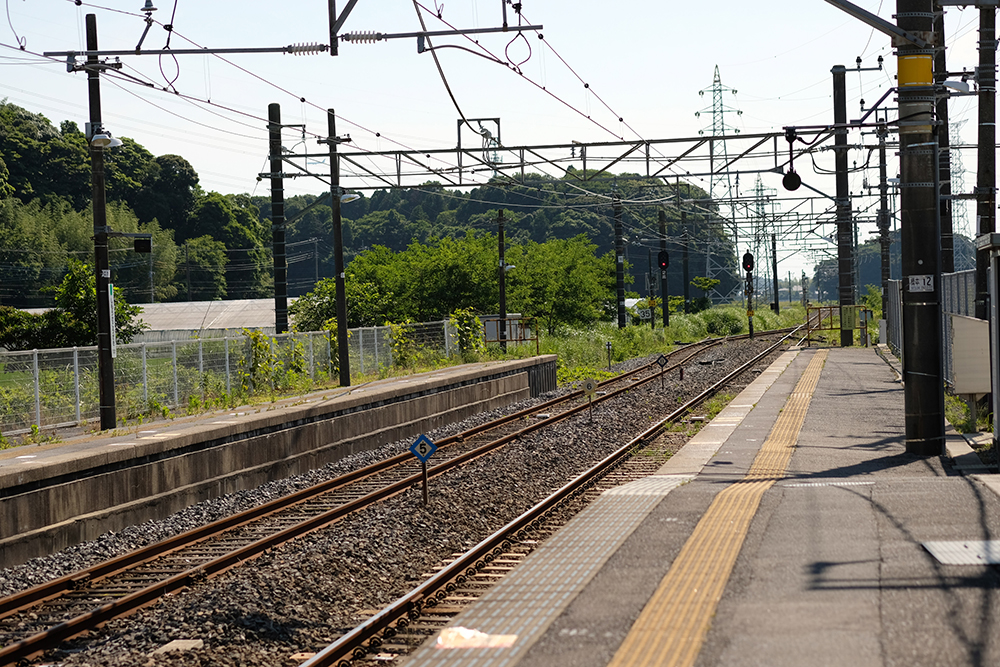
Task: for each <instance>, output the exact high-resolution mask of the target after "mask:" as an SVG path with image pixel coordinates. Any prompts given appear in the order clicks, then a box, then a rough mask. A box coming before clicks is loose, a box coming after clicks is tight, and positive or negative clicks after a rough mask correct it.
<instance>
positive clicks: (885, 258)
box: [878, 123, 891, 319]
mask: <svg viewBox="0 0 1000 667" xmlns="http://www.w3.org/2000/svg"><path fill="white" fill-rule="evenodd" d="M888 134H889V128H888V127H887V126H886V124H885V123H881V124H879V126H878V178H879V181H878V193H879V209H878V241H879V248H880V250H881V256H882V318H883V319H885V318H886V317H887V311H888V309H889V278H890V277H891V273H890V269H891V256H890V253H889V250H890V245H891V242H890V239H889V180H888V179H887V178H886V164H885V138H886V136H887V135H888Z"/></svg>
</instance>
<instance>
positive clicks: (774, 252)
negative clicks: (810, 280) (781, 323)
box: [771, 232, 792, 314]
mask: <svg viewBox="0 0 1000 667" xmlns="http://www.w3.org/2000/svg"><path fill="white" fill-rule="evenodd" d="M771 271H772V273H773V274H774V312H775V314H777V312H778V308H779V307H780V306H779V305H778V304H779V303H780V301H781V299H779V298H778V235H777V234H775V233H773V232H772V233H771ZM788 289H789V293H791V292H790V290H791V289H792V283H791V279H790V278H789V283H788Z"/></svg>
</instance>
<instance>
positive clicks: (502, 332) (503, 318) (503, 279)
mask: <svg viewBox="0 0 1000 667" xmlns="http://www.w3.org/2000/svg"><path fill="white" fill-rule="evenodd" d="M497 243H498V245H499V251H500V273H499V276H498V277H499V280H500V319H499V321H498V322H497V340H499V341H500V349H502V350H503V351H504V352H506V351H507V262H506V260H505V259H504V245H506V244H505V243H504V240H503V209H500V210H499V211H497Z"/></svg>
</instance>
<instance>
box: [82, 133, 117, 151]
mask: <svg viewBox="0 0 1000 667" xmlns="http://www.w3.org/2000/svg"><path fill="white" fill-rule="evenodd" d="M90 143H91V145H92V146H96V147H98V148H117V147H118V146H121V145H122V140H121V139H118V138H117V137H113V136H111V133H110V132H108V131H107V130H101V131H99V132H98V133H97V134H95V135H94V136H93V138H91V140H90Z"/></svg>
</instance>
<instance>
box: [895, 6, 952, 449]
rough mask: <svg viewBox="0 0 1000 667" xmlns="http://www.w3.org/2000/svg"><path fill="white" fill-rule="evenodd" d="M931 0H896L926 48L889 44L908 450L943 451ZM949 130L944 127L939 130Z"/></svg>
mask: <svg viewBox="0 0 1000 667" xmlns="http://www.w3.org/2000/svg"><path fill="white" fill-rule="evenodd" d="M933 4H934V3H933V0H896V16H897V20H898V24H899V27H900V28H901V29H903V30H905V31H907V32H908V33H911V34H913V35H923V40H924V41H926V42H927V45H926V47H920V46H918V45H917V44H915V43H914V42H913V41H910V40H907V39H898V40H896V42H895V46H896V48H897V56H898V66H897V71H898V82H899V119H900V120H899V155H900V184H899V187H900V218H901V219H900V222H901V228H902V232H903V248H902V270H903V271H902V272H903V391H904V394H903V396H904V408H905V415H904V421H905V431H906V452H907V453H908V454H916V455H919V456H940V455H941V454H943V453H944V442H945V439H944V378H943V373H942V365H941V298H940V290H941V250H940V248H941V244H940V237H941V230H940V226H939V219H938V215H939V213H940V207H939V206H938V190H937V186H938V182H937V181H938V174H939V171H938V151H937V136H936V135H937V131H936V130H935V128H934V127H933V125H932V123H933V122H934V119H933V115H934V102H933V100H934V97H933V90H934V89H933V84H934V67H933V65H934V38H933V33H932V30H933V23H934V22H933V19H932V16H933V9H934V7H933ZM945 131H947V128H945Z"/></svg>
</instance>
